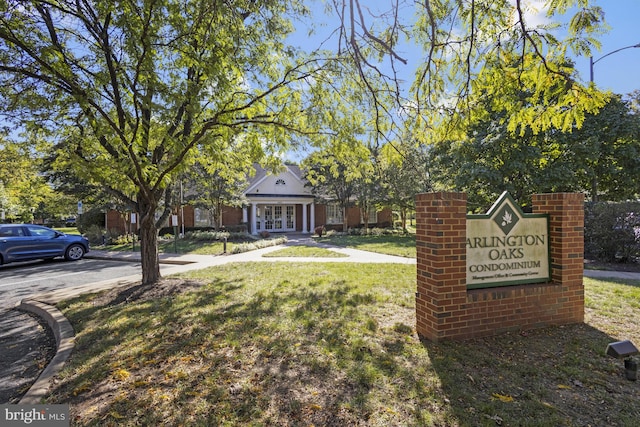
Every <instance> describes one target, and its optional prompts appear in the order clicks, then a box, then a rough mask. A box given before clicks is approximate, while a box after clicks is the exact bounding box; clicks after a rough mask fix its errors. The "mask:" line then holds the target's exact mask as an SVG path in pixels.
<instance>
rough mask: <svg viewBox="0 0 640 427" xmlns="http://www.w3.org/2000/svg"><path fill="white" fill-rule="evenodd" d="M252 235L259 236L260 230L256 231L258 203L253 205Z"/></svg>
mask: <svg viewBox="0 0 640 427" xmlns="http://www.w3.org/2000/svg"><path fill="white" fill-rule="evenodd" d="M251 234H258V230H256V203H251Z"/></svg>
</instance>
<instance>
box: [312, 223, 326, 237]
mask: <svg viewBox="0 0 640 427" xmlns="http://www.w3.org/2000/svg"><path fill="white" fill-rule="evenodd" d="M313 232H314V233H316V234H317V235H318V237H322V235H323V234H324V233H325V232H326V230H325V228H324V225H320V226H318V227H316V228H314V229H313Z"/></svg>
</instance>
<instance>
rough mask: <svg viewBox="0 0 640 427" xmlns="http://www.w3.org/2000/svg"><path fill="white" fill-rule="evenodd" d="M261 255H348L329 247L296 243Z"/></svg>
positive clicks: (334, 256)
mask: <svg viewBox="0 0 640 427" xmlns="http://www.w3.org/2000/svg"><path fill="white" fill-rule="evenodd" d="M262 256H263V257H267V258H272V257H294V258H296V257H311V258H340V257H347V256H348V255H345V254H341V253H339V252H336V251H332V250H330V249H325V248H318V247H315V246H306V245H297V246H289V247H287V248H284V249H279V250H277V251H274V252H269V253H266V254H264V255H262Z"/></svg>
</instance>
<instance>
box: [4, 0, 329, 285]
mask: <svg viewBox="0 0 640 427" xmlns="http://www.w3.org/2000/svg"><path fill="white" fill-rule="evenodd" d="M306 13H307V12H306V9H305V7H304V5H302V2H300V1H298V0H282V1H270V0H257V1H256V0H246V1H243V0H237V1H223V0H211V1H205V2H203V1H188V0H180V1H177V0H175V1H174V0H124V1H120V2H113V1H110V0H81V1H77V0H56V1H47V2H43V1H7V0H2V1H0V88H1V89H0V90H1V91H2V95H3V96H4V99H5V100H6V102H5V103H4V104H3V108H4V112H5V113H7V114H8V115H10V116H12V117H14V118H17V119H21V118H23V117H28V118H29V119H30V120H33V121H37V122H38V124H39V125H40V126H48V127H50V128H52V129H65V133H64V135H60V136H59V139H58V151H57V156H58V158H59V159H60V161H61V162H66V163H67V164H68V165H69V166H70V167H73V168H74V172H75V173H76V174H77V176H78V177H80V178H82V179H83V180H85V181H87V182H88V183H92V184H100V185H102V186H105V187H107V188H109V189H110V190H111V191H112V192H114V193H116V194H118V195H119V197H120V198H121V199H122V200H127V201H129V202H130V204H131V205H133V206H135V208H136V210H137V211H138V212H139V214H140V220H139V226H140V239H141V254H142V277H143V282H144V283H154V282H156V281H157V280H158V279H159V278H160V270H159V264H158V246H157V227H158V224H157V222H156V219H155V213H156V210H157V208H158V207H159V206H160V205H161V202H160V201H161V199H162V198H163V196H164V194H165V190H166V188H167V187H168V185H169V184H170V182H171V181H172V180H174V179H175V176H176V174H178V173H180V172H182V171H183V170H182V169H183V168H184V167H185V165H188V164H189V163H190V161H191V158H192V156H193V155H194V153H196V152H197V148H198V144H200V143H203V144H210V143H211V141H215V140H216V139H217V138H221V139H223V140H229V139H230V138H232V137H233V136H234V135H236V134H238V133H240V132H244V133H247V132H249V131H251V134H252V135H253V138H254V139H253V141H254V143H255V144H258V145H261V144H262V142H263V141H269V144H273V145H276V146H278V145H285V144H286V143H287V141H288V139H287V138H286V135H287V134H288V133H289V132H292V131H295V130H300V129H303V128H304V124H303V123H301V118H302V116H303V114H302V113H301V112H303V111H304V109H305V105H304V102H303V101H304V100H303V94H304V91H302V90H300V89H301V87H305V86H307V85H309V84H312V83H313V81H312V80H311V79H309V77H310V76H311V75H312V74H313V73H315V72H316V71H317V70H318V69H319V67H320V65H318V63H317V62H315V61H312V60H308V59H306V58H304V57H303V56H295V55H294V53H295V52H294V50H293V49H291V48H290V47H288V46H286V45H285V44H284V40H285V39H286V36H287V34H289V33H291V32H292V31H293V26H292V23H291V17H292V16H304V15H305V14H306ZM69 126H73V129H74V130H73V133H71V132H70V131H69V130H68V127H69Z"/></svg>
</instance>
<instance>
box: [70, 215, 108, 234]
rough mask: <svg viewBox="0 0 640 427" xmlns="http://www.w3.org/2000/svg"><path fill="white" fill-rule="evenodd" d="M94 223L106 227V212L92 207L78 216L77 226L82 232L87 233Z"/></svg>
mask: <svg viewBox="0 0 640 427" xmlns="http://www.w3.org/2000/svg"><path fill="white" fill-rule="evenodd" d="M93 225H95V226H98V227H101V228H102V227H104V212H102V211H101V210H100V209H91V210H89V211H87V212H85V213H83V214H82V215H80V216H78V219H77V226H78V231H79V232H80V233H82V234H84V233H86V232H87V231H88V230H89V228H90V227H91V226H93Z"/></svg>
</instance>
